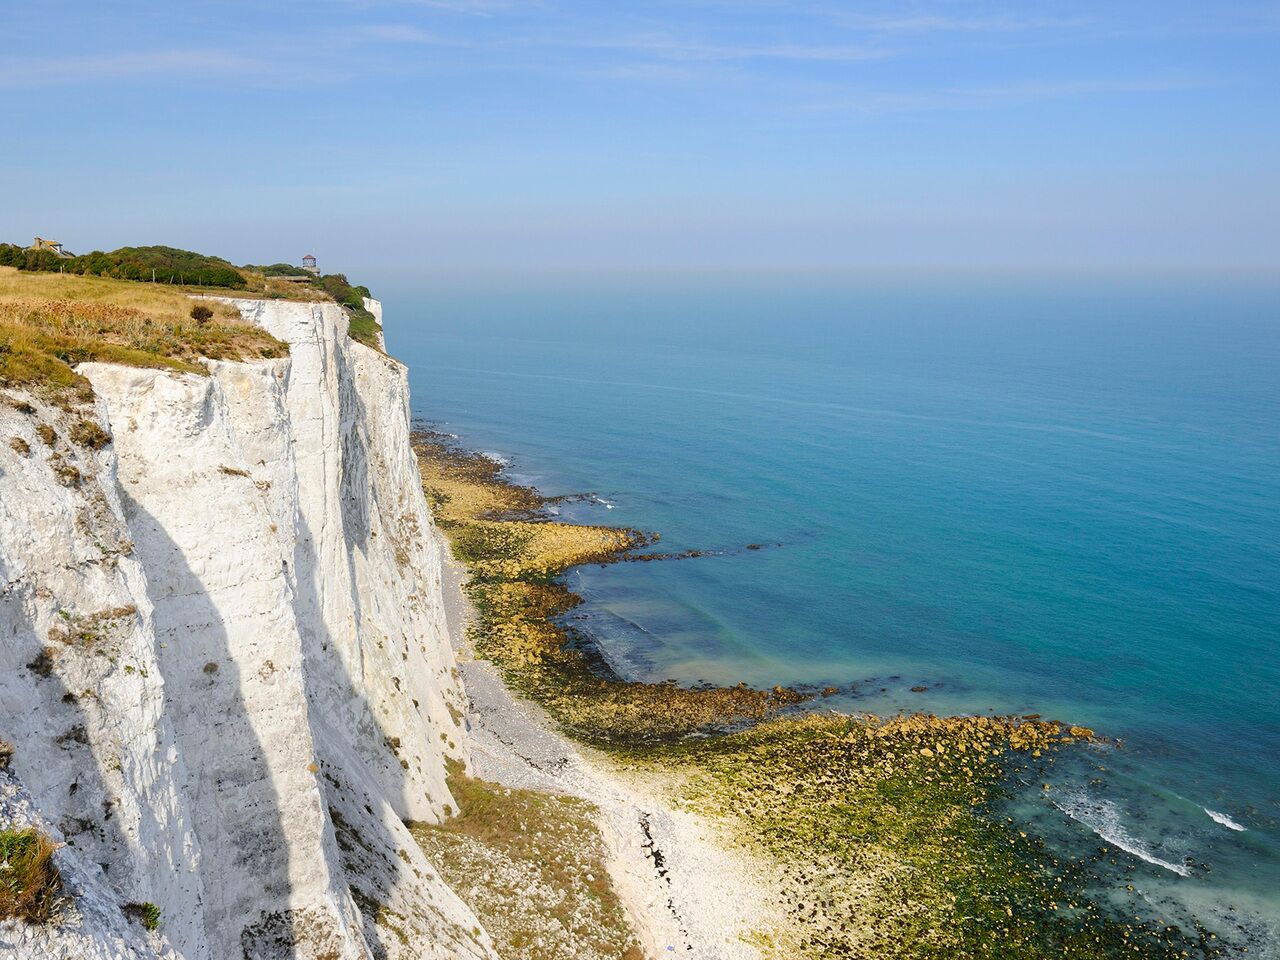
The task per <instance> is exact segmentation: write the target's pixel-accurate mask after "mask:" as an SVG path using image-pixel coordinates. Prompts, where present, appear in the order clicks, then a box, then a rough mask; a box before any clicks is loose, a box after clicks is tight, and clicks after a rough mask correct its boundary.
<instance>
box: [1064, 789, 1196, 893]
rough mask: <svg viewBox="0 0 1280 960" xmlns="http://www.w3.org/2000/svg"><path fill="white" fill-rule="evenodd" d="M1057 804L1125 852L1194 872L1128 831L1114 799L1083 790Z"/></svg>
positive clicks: (1183, 873) (1182, 873)
mask: <svg viewBox="0 0 1280 960" xmlns="http://www.w3.org/2000/svg"><path fill="white" fill-rule="evenodd" d="M1053 805H1054V806H1055V807H1057V808H1058V809H1059V810H1061V811H1062V812H1063V813H1065V814H1066V815H1067V816H1068V817H1070V818H1071V819H1072V820H1075V821H1076V822H1077V823H1081V824H1084V825H1085V826H1086V827H1088V828H1089V829H1090V830H1092V831H1093V832H1094V833H1096V834H1097V835H1098V836H1100V837H1101V838H1102V839H1103V840H1105V841H1107V843H1109V844H1111V845H1112V846H1113V847H1119V848H1120V849H1121V850H1123V851H1124V852H1125V853H1128V854H1132V855H1133V856H1135V857H1137V858H1138V859H1139V860H1145V861H1146V862H1147V863H1150V864H1152V865H1153V866H1157V867H1163V868H1164V869H1165V870H1170V871H1172V872H1173V873H1176V874H1178V876H1181V877H1187V876H1190V875H1191V871H1190V870H1189V869H1188V868H1187V866H1186V864H1182V863H1170V862H1169V861H1168V860H1161V859H1160V858H1159V857H1157V856H1156V855H1155V854H1154V853H1152V852H1151V851H1150V850H1148V849H1147V848H1146V847H1145V846H1143V844H1142V842H1141V841H1140V840H1138V839H1137V838H1136V837H1134V836H1132V835H1131V834H1130V833H1129V832H1128V831H1126V830H1125V829H1124V826H1123V825H1122V824H1121V822H1120V808H1119V807H1118V806H1116V805H1115V803H1113V802H1112V801H1110V800H1095V799H1093V798H1092V797H1090V796H1089V795H1088V794H1086V793H1084V792H1083V791H1082V792H1080V793H1075V794H1068V795H1067V796H1064V797H1063V798H1062V801H1061V802H1059V801H1057V800H1055V801H1053ZM1211 816H1212V814H1211ZM1215 819H1216V818H1215Z"/></svg>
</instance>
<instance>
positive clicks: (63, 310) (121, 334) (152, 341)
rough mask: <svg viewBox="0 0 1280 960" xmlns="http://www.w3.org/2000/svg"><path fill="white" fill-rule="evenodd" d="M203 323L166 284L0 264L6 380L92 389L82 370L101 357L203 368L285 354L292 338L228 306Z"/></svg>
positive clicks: (0, 350)
mask: <svg viewBox="0 0 1280 960" xmlns="http://www.w3.org/2000/svg"><path fill="white" fill-rule="evenodd" d="M211 306H212V309H213V311H214V319H213V320H212V321H210V322H209V323H205V324H197V323H195V322H193V321H192V320H191V318H190V310H191V301H190V299H189V298H187V297H186V296H184V295H183V294H182V293H181V292H179V291H178V290H175V289H174V288H172V287H168V286H164V285H161V284H147V283H134V282H131V281H126V280H108V279H104V278H102V277H81V276H72V275H64V274H56V273H29V272H19V271H17V270H14V269H13V268H11V267H3V268H0V383H3V384H22V385H27V386H38V387H45V388H49V389H52V390H54V391H74V392H75V393H77V394H78V395H79V396H80V398H81V399H88V398H89V397H90V396H91V395H92V394H91V392H90V390H89V387H88V383H87V382H86V381H85V380H84V378H83V377H80V376H79V375H77V374H76V373H75V371H74V370H73V367H74V366H75V365H76V364H78V363H84V362H87V361H92V360H97V361H103V362H107V363H120V364H125V365H128V366H137V367H154V368H160V369H170V370H179V371H185V372H192V373H201V372H203V370H204V368H203V367H202V366H201V365H200V364H199V362H198V361H199V360H200V359H201V358H205V357H208V358H211V359H224V360H248V359H256V358H268V357H278V356H283V355H284V354H285V353H286V352H287V349H288V348H287V347H286V346H285V344H283V343H281V342H280V341H278V340H276V339H275V338H274V337H272V336H271V335H270V334H268V333H266V332H265V331H263V330H260V329H258V328H257V327H254V326H252V325H251V324H248V323H245V322H244V321H243V320H241V318H240V314H239V312H238V311H237V310H236V309H235V308H234V307H231V306H229V305H227V304H219V303H214V304H212V305H211Z"/></svg>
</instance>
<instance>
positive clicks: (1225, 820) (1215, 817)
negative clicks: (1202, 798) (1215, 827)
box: [1200, 807, 1245, 833]
mask: <svg viewBox="0 0 1280 960" xmlns="http://www.w3.org/2000/svg"><path fill="white" fill-rule="evenodd" d="M1200 809H1201V810H1203V811H1204V812H1205V813H1207V814H1208V815H1209V819H1210V820H1212V821H1213V822H1214V823H1220V824H1222V825H1223V826H1224V827H1226V828H1227V829H1228V830H1235V831H1237V832H1239V833H1243V832H1244V831H1245V828H1244V827H1243V826H1241V825H1240V824H1238V823H1236V822H1235V821H1234V820H1232V819H1231V818H1230V817H1228V816H1227V815H1226V814H1225V813H1219V812H1218V811H1217V810H1210V809H1209V808H1208V807H1201V808H1200Z"/></svg>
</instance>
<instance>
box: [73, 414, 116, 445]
mask: <svg viewBox="0 0 1280 960" xmlns="http://www.w3.org/2000/svg"><path fill="white" fill-rule="evenodd" d="M71 440H72V442H73V443H78V444H79V445H80V446H82V447H88V448H89V449H91V450H101V449H102V448H103V447H105V446H106V445H107V444H108V443H110V442H111V434H109V433H107V431H105V430H103V429H102V427H100V426H98V424H97V423H95V422H94V421H92V420H80V421H78V422H77V423H76V424H75V425H74V426H72V428H71Z"/></svg>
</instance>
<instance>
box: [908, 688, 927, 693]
mask: <svg viewBox="0 0 1280 960" xmlns="http://www.w3.org/2000/svg"><path fill="white" fill-rule="evenodd" d="M928 689H929V688H928V687H912V688H911V692H912V693H924V692H925V691H926V690H928Z"/></svg>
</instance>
